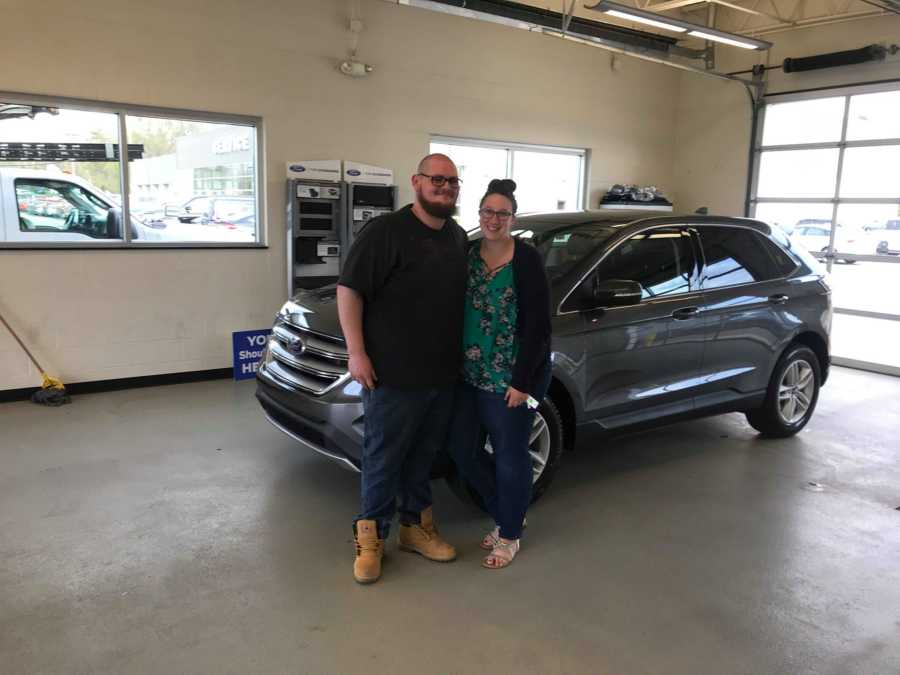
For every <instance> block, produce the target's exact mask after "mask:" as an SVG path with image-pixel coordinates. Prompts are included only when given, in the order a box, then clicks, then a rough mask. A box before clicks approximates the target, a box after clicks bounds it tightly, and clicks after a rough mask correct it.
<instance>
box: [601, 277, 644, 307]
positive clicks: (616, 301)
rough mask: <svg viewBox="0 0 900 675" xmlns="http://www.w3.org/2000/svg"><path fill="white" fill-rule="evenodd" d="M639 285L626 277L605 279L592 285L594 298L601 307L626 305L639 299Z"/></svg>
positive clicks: (638, 301) (637, 301) (633, 303)
mask: <svg viewBox="0 0 900 675" xmlns="http://www.w3.org/2000/svg"><path fill="white" fill-rule="evenodd" d="M641 290H642V289H641V285H640V284H639V283H638V282H636V281H630V280H627V279H607V280H606V281H601V282H600V283H598V284H597V285H596V286H595V287H594V300H595V301H596V302H597V303H598V304H599V305H601V306H603V307H628V306H629V305H637V304H639V303H640V301H641V296H642V295H643V294H642V292H641Z"/></svg>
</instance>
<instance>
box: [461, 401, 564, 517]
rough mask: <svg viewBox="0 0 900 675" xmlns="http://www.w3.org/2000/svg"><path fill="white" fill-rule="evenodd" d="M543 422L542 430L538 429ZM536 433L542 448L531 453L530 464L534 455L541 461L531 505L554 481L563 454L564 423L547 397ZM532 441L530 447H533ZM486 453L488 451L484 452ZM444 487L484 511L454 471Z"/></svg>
mask: <svg viewBox="0 0 900 675" xmlns="http://www.w3.org/2000/svg"><path fill="white" fill-rule="evenodd" d="M542 423H543V427H544V428H540V427H541V424H542ZM534 428H535V431H536V432H538V433H539V434H541V435H542V436H543V438H542V439H541V438H538V439H536V440H537V441H538V442H539V443H541V444H542V446H544V447H540V448H539V449H536V450H535V451H534V452H532V458H533V460H532V463H533V464H534V463H535V462H536V461H537V458H536V456H538V457H540V459H541V460H543V470H542V471H541V472H540V475H538V476H537V480H536V481H535V482H534V484H533V485H532V488H531V503H532V504H534V503H535V502H536V501H537V500H538V499H540V498H541V496H542V495H543V494H544V492H546V491H547V488H548V487H549V486H550V483H552V482H553V478H554V476H555V475H556V471H557V469H558V468H559V463H560V461H561V459H562V454H563V423H562V417H561V416H560V414H559V410H558V409H557V408H556V404H555V403H553V401H552V400H551V399H550V398H549V397H546V398H544V400H543V401H541V404H540V405H539V406H538V409H537V415H536V416H535V427H534ZM534 447H535V445H534V441H533V442H532V448H534ZM486 452H487V451H486ZM447 484H448V485H449V486H450V489H451V490H452V491H453V493H454V494H455V495H456V496H457V497H459V498H460V499H461V500H463V501H465V502H470V503H473V504H475V505H476V506H477V507H478V508H480V509H481V510H482V511H484V510H485V507H484V502H483V501H482V499H481V495H479V494H478V493H477V492H476V491H475V490H474V489H473V488H472V487H471V486H470V485H469V484H468V483H467V482H466V481H465V480H464V479H463V477H462V476H460V475H459V473H458V472H457V471H456V468H455V467H454V468H453V471H451V473H450V475H448V476H447Z"/></svg>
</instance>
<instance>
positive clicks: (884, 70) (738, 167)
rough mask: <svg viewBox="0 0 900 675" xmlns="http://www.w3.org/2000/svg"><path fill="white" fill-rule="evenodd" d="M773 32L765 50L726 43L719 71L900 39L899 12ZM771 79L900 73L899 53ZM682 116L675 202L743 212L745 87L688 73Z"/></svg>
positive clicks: (847, 80) (800, 84)
mask: <svg viewBox="0 0 900 675" xmlns="http://www.w3.org/2000/svg"><path fill="white" fill-rule="evenodd" d="M767 39H768V40H770V41H771V42H773V43H774V44H775V47H774V48H773V49H771V50H770V51H769V52H768V54H767V55H760V54H757V53H753V52H750V53H748V52H743V51H742V50H739V49H720V50H719V60H718V64H717V66H718V68H719V70H721V71H722V72H734V71H738V70H745V69H748V68H750V67H751V66H753V65H754V63H756V62H757V61H760V57H762V60H761V62H763V63H765V64H767V65H778V64H780V63H782V61H783V60H784V59H785V58H786V57H800V56H813V55H815V54H823V53H828V52H835V51H842V50H846V49H856V48H859V47H864V46H866V45H870V44H873V43H887V44H891V43H898V42H900V16H885V17H878V18H875V19H867V20H860V21H851V22H846V23H841V24H835V25H831V26H822V27H818V28H808V29H805V30H797V31H790V32H785V33H776V34H774V35H770V36H767ZM745 77H749V76H745ZM767 78H768V85H767V89H768V91H769V92H772V93H774V92H782V91H796V90H798V89H811V88H817V87H832V86H841V85H846V84H853V83H858V82H872V81H876V80H885V79H894V78H900V55H897V56H893V57H888V59H887V60H886V61H884V62H881V63H878V62H876V63H871V64H864V65H858V66H848V67H844V68H830V69H826V70H819V71H812V72H809V73H792V74H785V73H783V72H781V70H771V71H768V74H767ZM898 86H900V85H898ZM677 118H678V124H677V135H676V154H675V166H676V167H677V170H676V172H675V181H676V183H675V186H674V195H675V198H676V205H677V206H678V207H679V208H681V209H684V210H687V209H691V210H693V209H694V208H696V207H697V206H709V207H710V211H711V212H712V211H714V212H717V213H725V214H729V215H743V212H744V202H745V195H746V189H747V171H748V150H749V144H750V128H751V120H752V116H751V107H750V102H749V98H748V95H747V92H746V90H745V88H744V87H743V86H742V85H740V84H735V83H730V82H725V81H719V80H714V79H712V78H707V77H703V76H699V77H698V76H697V75H692V74H688V73H685V74H683V75H681V82H680V85H679V95H678V106H677Z"/></svg>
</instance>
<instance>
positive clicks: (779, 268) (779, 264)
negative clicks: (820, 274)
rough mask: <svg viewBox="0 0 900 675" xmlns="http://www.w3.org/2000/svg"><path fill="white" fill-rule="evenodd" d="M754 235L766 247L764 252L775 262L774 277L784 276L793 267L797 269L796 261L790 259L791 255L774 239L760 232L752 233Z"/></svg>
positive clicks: (792, 269) (791, 270)
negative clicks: (771, 239)
mask: <svg viewBox="0 0 900 675" xmlns="http://www.w3.org/2000/svg"><path fill="white" fill-rule="evenodd" d="M754 236H755V237H756V239H757V240H758V241H759V243H760V244H762V246H763V248H764V249H766V252H767V253H768V254H769V257H770V258H772V262H773V263H774V264H775V270H776V274H775V278H781V277H786V276H787V275H789V274H790V273H791V272H793V271H794V270H795V269H797V263H796V262H795V261H794V260H792V259H791V257H790V256H789V255H788V254H787V253H785V252H784V250H782V249H781V248H780V247H779V246H778V244H776V243H775V242H774V241H770V240H769V239H767V238H766V237H764V236H763V235H761V234H756V233H754Z"/></svg>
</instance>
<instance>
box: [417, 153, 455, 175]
mask: <svg viewBox="0 0 900 675" xmlns="http://www.w3.org/2000/svg"><path fill="white" fill-rule="evenodd" d="M433 159H446V160H447V161H448V162H450V163H451V164H453V165H454V166H456V164H455V163H454V162H453V160H452V159H450V158H449V157H447V155H445V154H444V153H442V152H433V153H431V154H430V155H425V157H423V158H422V161H421V162H419V166H418V167H417V168H416V173H428V172H427V171H426V169H427V168H428V164H429V163H430V162H431V160H433Z"/></svg>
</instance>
